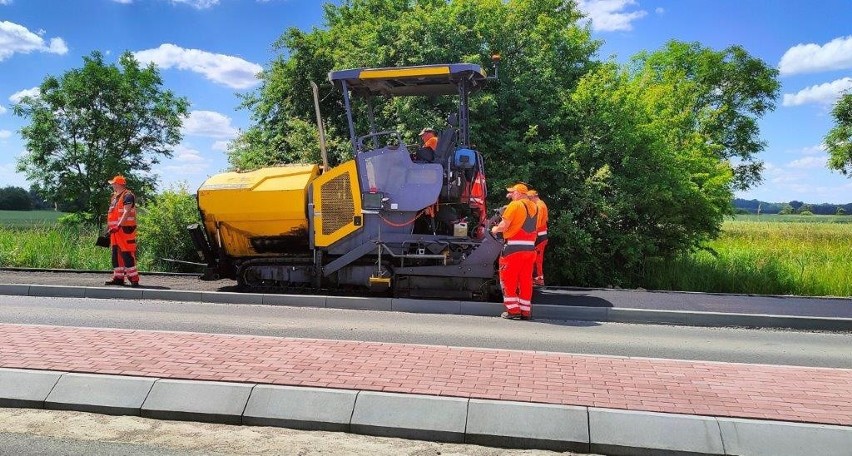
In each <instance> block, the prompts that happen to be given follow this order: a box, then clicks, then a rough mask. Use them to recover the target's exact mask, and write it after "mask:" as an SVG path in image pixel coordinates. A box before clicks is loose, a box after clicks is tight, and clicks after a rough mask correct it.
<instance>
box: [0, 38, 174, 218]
mask: <svg viewBox="0 0 852 456" xmlns="http://www.w3.org/2000/svg"><path fill="white" fill-rule="evenodd" d="M188 105H189V103H188V101H187V100H186V99H185V98H179V97H176V96H175V95H174V94H173V93H172V92H171V91H169V90H163V89H162V79H161V78H160V75H159V72H158V71H157V69H156V67H155V66H154V65H153V64H151V65H149V66H148V67H146V68H142V67H140V65H139V63H138V62H137V61H136V60H135V59H134V58H133V55H132V54H131V53H130V52H125V53H124V54H123V55H122V56H121V57H120V58H119V61H118V65H114V64H107V63H105V62H104V59H103V56H102V55H101V53H99V52H93V53H92V54H91V55H90V56H88V57H84V58H83V67H82V68H79V69H73V70H70V71H67V72H66V73H65V74H63V75H62V76H60V77H55V76H47V77H46V78H45V79H44V81H43V82H42V83H41V85H40V86H39V95H37V96H27V97H24V98H23V100H21V102H20V103H18V104H16V105H14V106H13V107H12V109H13V111H14V112H15V114H16V115H18V116H21V117H25V118H29V120H30V124H29V125H27V126H25V127H24V128H22V129H21V136H22V137H23V138H24V140H25V142H26V149H27V153H26V154H25V155H24V156H23V157H21V158H20V159H19V160H18V170H19V171H22V172H24V173H26V175H27V179H28V180H30V181H31V182H34V183H35V184H36V185H37V187H38V189H39V191H40V192H41V194H42V196H43V197H45V198H46V199H48V200H50V201H55V202H57V203H58V204H59V205H60V206H69V207H70V209H71V210H73V211H75V212H84V213H88V214H90V216H92V217H94V216H95V215H96V214H104V213H105V211H106V206H107V204H108V197H109V194H110V192H111V189H110V188H109V186H108V185H107V184H106V181H107V180H108V179H109V178H110V177H112V176H113V175H115V174H123V175H125V176H127V178H128V183H129V186H130V187H131V188H133V189H134V190H135V191H136V192H137V193H138V194H139V195H140V196H143V197H144V196H145V195H146V194H149V193H151V192H153V190H154V188H155V186H156V179H157V176H155V175H152V174H151V173H150V171H151V167H152V165H154V164H157V163H159V160H160V157H171V149H170V147H171V146H173V145H175V144H177V143H178V142H180V139H181V135H180V126H181V120H182V117H183V116H186V114H187V108H188Z"/></svg>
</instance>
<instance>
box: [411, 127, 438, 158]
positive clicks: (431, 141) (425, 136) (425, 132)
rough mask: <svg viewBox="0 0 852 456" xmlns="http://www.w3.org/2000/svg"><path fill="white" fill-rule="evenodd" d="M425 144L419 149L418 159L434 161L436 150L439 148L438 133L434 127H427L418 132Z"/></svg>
mask: <svg viewBox="0 0 852 456" xmlns="http://www.w3.org/2000/svg"><path fill="white" fill-rule="evenodd" d="M418 135H419V136H420V139H421V140H422V141H423V145H422V146H420V148H419V149H417V157H416V160H417V161H424V162H430V163H431V162H433V161H434V160H435V150H437V149H438V135H437V133H435V129H434V128H429V127H426V128H424V129H422V130H420V133H418Z"/></svg>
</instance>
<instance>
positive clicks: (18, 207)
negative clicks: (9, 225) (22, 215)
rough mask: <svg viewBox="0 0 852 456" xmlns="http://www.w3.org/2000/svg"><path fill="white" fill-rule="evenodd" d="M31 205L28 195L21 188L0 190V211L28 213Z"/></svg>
mask: <svg viewBox="0 0 852 456" xmlns="http://www.w3.org/2000/svg"><path fill="white" fill-rule="evenodd" d="M32 208H33V203H32V201H31V200H30V195H29V194H28V193H27V191H26V190H24V189H23V188H21V187H12V186H9V187H3V188H0V210H6V211H29V210H32Z"/></svg>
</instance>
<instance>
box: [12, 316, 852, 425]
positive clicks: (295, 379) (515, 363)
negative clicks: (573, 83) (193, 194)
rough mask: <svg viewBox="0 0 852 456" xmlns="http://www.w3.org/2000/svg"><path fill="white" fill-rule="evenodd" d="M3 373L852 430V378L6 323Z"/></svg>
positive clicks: (744, 367) (712, 365)
mask: <svg viewBox="0 0 852 456" xmlns="http://www.w3.org/2000/svg"><path fill="white" fill-rule="evenodd" d="M0 367H4V368H16V369H41V370H53V371H66V372H86V373H95V374H118V375H128V376H141V377H157V378H170V379H191V380H207V381H224V382H245V383H261V384H272V385H292V386H303V387H322V388H336V389H348V390H361V391H380V392H391V393H413V394H423V395H432V396H449V397H462V398H477V399H492V400H500V401H521V402H534V403H544V404H561V405H576V406H586V407H599V408H609V409H623V410H639V411H649V412H662V413H674V414H691V415H704V416H715V417H739V418H752V419H763V420H776V421H792V422H802V423H821V424H831V425H841V426H852V370H850V369H824V368H805V367H789V366H766V365H748V364H732V363H718V362H696V361H678V360H663V359H642V358H624V357H612V356H584V355H570V354H560V353H545V352H530V351H512V350H489V349H478V348H476V349H475V348H456V347H443V346H425V345H409V344H389V343H374V342H353V341H332V340H313V339H292V338H274V337H257V336H234V335H214V334H201V333H180V332H159V331H139V330H120V329H91V328H74V327H56V326H29V325H13V324H0Z"/></svg>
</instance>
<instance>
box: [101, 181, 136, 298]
mask: <svg viewBox="0 0 852 456" xmlns="http://www.w3.org/2000/svg"><path fill="white" fill-rule="evenodd" d="M109 183H110V184H111V185H112V190H113V193H112V197H111V198H110V202H109V212H107V227H108V229H109V240H110V247H111V249H112V280H109V281H107V282H106V284H107V285H124V279H125V278H127V279H128V280H129V281H130V286H131V287H138V286H139V270H138V269H137V268H136V196H134V195H133V192H131V191H130V190H128V188H127V179H125V178H124V176H121V175H119V176H115V177H113V178H112V179H111V180H110V181H109Z"/></svg>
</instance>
